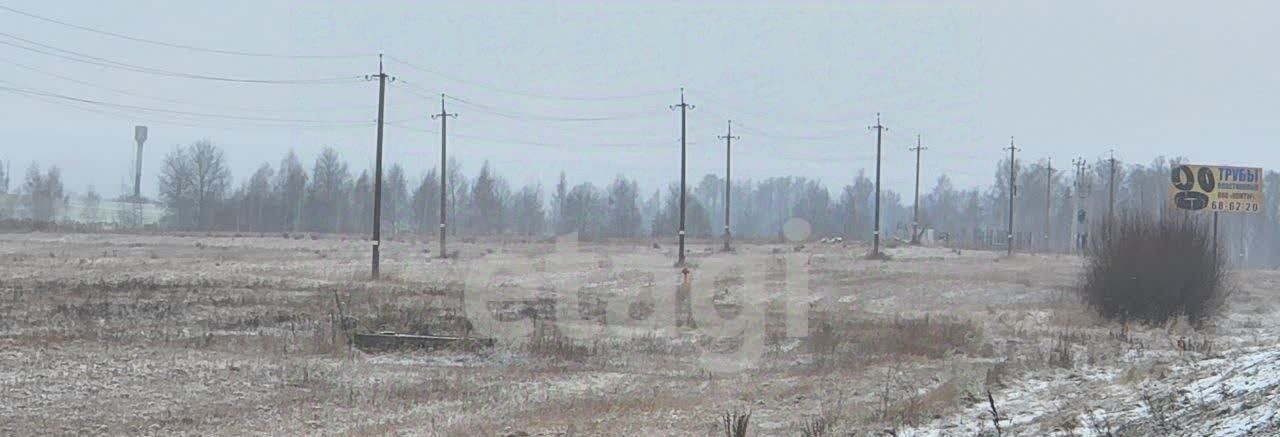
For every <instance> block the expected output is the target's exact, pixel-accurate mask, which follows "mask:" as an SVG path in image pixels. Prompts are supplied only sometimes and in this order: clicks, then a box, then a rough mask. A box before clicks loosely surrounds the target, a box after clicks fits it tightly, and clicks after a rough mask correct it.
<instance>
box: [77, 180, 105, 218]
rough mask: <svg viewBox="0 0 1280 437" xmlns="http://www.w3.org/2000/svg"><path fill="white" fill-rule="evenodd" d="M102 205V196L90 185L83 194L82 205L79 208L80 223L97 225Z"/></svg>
mask: <svg viewBox="0 0 1280 437" xmlns="http://www.w3.org/2000/svg"><path fill="white" fill-rule="evenodd" d="M101 205H102V196H101V195H99V194H98V192H97V191H96V190H94V189H93V185H90V186H89V188H88V189H87V190H85V194H84V203H83V204H82V207H81V208H80V221H82V222H85V223H97V222H99V221H101V219H100V218H99V217H98V212H99V210H100V206H101Z"/></svg>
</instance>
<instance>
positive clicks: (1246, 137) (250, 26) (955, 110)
mask: <svg viewBox="0 0 1280 437" xmlns="http://www.w3.org/2000/svg"><path fill="white" fill-rule="evenodd" d="M1247 3H1248V4H1244V3H1234V4H1233V6H1232V7H1220V5H1212V4H1206V3H1183V4H1169V3H1155V2H1132V3H1123V4H1116V3H1114V2H1087V3H1079V2H1077V3H1072V4H1070V5H1052V4H1044V3H1034V4H1026V3H1015V2H986V3H966V4H960V3H945V4H926V3H911V2H906V3H904V2H857V3H854V2H808V3H795V2H788V3H786V4H781V3H769V2H745V3H744V2H699V3H696V4H676V3H656V4H655V3H651V2H646V3H643V4H621V3H608V4H598V5H589V4H582V3H576V2H566V3H527V2H482V3H475V2H457V3H440V2H433V3H420V2H377V3H359V4H357V3H351V2H306V3H305V5H304V4H302V3H298V2H295V1H232V2H218V3H217V4H216V5H215V4H206V5H199V4H192V3H185V2H179V3H168V2H160V3H157V2H142V1H125V2H110V3H102V2H72V3H48V2H38V1H12V2H7V3H6V6H9V7H12V8H15V9H19V10H22V11H26V12H31V13H34V14H39V15H41V16H46V17H52V18H55V19H59V20H63V21H65V22H68V23H73V24H77V25H82V26H87V27H91V28H95V29H101V30H107V31H112V32H117V33H121V34H125V35H129V36H134V37H140V38H145V39H149V40H156V41H162V42H166V43H172V44H181V45H190V46H198V47H206V48H214V49H220V50H233V51H247V52H265V53H278V54H294V55H357V56H353V57H342V58H320V59H280V58H273V57H246V56H236V55H224V54H217V53H207V52H198V51H191V50H184V49H176V48H173V47H165V46H157V45H152V44H145V43H139V42H136V41H130V40H124V39H120V38H114V37H109V36H104V35H101V34H96V33H92V32H86V31H81V30H77V29H74V28H69V27H66V26H61V25H58V24H54V23H50V22H46V21H41V20H38V19H34V18H32V17H28V16H23V15H20V14H16V13H12V12H8V11H5V12H0V28H3V29H5V30H4V32H5V36H3V37H2V39H3V40H4V41H6V43H15V44H25V43H22V42H21V41H19V40H16V39H14V37H20V38H26V39H28V40H31V41H35V42H39V43H43V44H48V45H50V46H53V47H57V48H60V49H66V50H72V51H75V52H79V53H84V54H90V55H96V56H100V57H103V58H105V59H109V60H113V61H123V62H128V63H130V64H136V65H140V66H145V67H152V68H158V69H164V70H170V71H179V72H184V73H196V74H207V75H218V76H232V77H264V78H282V79H294V78H317V77H332V76H344V77H352V78H354V77H356V76H362V75H366V74H372V73H375V72H376V68H377V65H376V57H375V56H374V54H376V53H379V52H382V53H386V54H387V55H390V56H394V57H395V59H398V60H402V61H407V62H408V63H410V64H412V65H413V66H417V67H422V68H425V69H428V70H430V71H433V72H435V73H432V72H428V71H423V70H422V69H418V68H414V67H411V66H410V64H406V63H404V62H398V61H396V60H388V62H387V69H388V72H389V73H390V74H392V75H394V76H396V77H398V78H399V79H400V80H401V85H392V86H391V88H390V90H389V93H388V105H389V107H388V114H387V118H388V120H402V121H401V122H400V123H397V124H399V125H402V126H408V127H411V128H418V129H436V128H438V125H437V123H435V122H433V121H431V120H429V119H427V115H428V114H431V113H434V112H438V109H439V102H438V99H437V98H436V97H435V95H436V94H437V93H439V92H445V93H448V94H449V95H451V96H455V97H457V98H459V99H465V100H466V101H468V102H473V103H475V104H477V105H482V106H468V105H466V104H463V103H460V102H450V105H451V108H450V110H451V111H452V112H458V113H460V114H461V118H459V119H458V120H456V122H454V123H453V124H452V125H451V126H450V132H451V133H455V134H456V135H457V137H455V138H452V139H451V142H452V144H453V145H454V147H453V148H452V150H453V152H454V153H455V154H456V156H457V158H458V160H459V162H461V163H462V164H463V165H464V166H466V169H467V172H468V173H469V174H474V172H475V171H476V170H477V169H478V168H479V166H480V164H481V163H482V162H483V161H485V160H489V161H490V162H492V163H493V165H494V166H495V168H497V169H499V170H501V171H503V172H504V174H506V175H507V176H508V178H509V179H510V180H511V181H512V182H513V183H515V184H517V185H523V184H525V183H529V182H535V181H540V182H542V184H543V185H544V186H549V185H551V184H552V183H554V179H555V177H556V176H557V174H558V173H559V171H560V170H564V171H566V172H567V173H568V175H569V176H570V178H571V179H573V180H586V181H591V182H593V183H595V184H597V185H603V184H605V183H607V182H608V181H610V180H611V179H612V178H613V176H614V175H616V174H617V173H625V174H627V175H629V176H631V177H633V178H636V179H637V181H638V182H639V183H640V185H641V187H642V188H643V189H642V190H641V191H643V192H650V191H652V190H653V189H655V188H662V187H665V185H666V184H667V183H669V182H671V181H674V180H675V179H676V177H677V175H678V173H677V170H676V168H675V167H674V162H675V160H676V159H678V141H677V140H678V138H679V131H678V128H679V126H678V115H677V114H676V113H674V112H672V111H669V110H668V108H667V105H670V104H674V103H677V101H678V98H679V97H678V92H677V88H679V87H681V86H683V87H686V88H687V89H688V91H689V93H688V94H689V95H688V99H689V101H690V103H693V104H695V105H696V106H697V108H696V109H695V110H693V111H691V112H690V113H689V117H690V124H689V138H690V141H691V146H690V161H689V168H690V174H691V175H703V174H708V173H715V174H722V169H721V163H722V159H721V152H722V147H721V146H722V144H721V142H720V141H719V140H717V139H716V136H717V135H722V134H723V133H724V125H725V120H726V119H730V118H732V119H734V120H737V121H738V122H740V129H739V130H738V132H737V133H738V134H739V135H741V136H742V139H741V140H740V141H739V143H738V147H737V151H738V153H739V155H738V159H737V166H738V167H737V169H736V171H735V173H736V174H737V175H739V176H740V177H742V178H753V179H756V180H759V179H761V178H764V177H770V176H785V175H801V174H803V175H806V176H809V177H811V178H816V179H820V180H821V181H822V182H823V183H825V184H827V185H829V186H830V187H831V188H832V189H835V190H838V189H839V187H841V186H843V185H845V184H848V183H850V181H851V179H852V177H853V175H854V174H855V173H856V171H857V169H860V168H861V169H867V170H871V169H872V168H873V165H872V163H871V159H872V157H873V155H874V136H873V135H872V134H870V133H869V132H868V131H867V130H866V127H867V126H869V125H871V124H874V122H873V116H874V114H875V113H876V112H881V113H883V114H884V120H885V125H887V126H889V128H890V131H889V132H890V133H889V136H888V139H887V146H886V147H885V177H884V181H885V184H886V187H887V188H891V189H893V190H895V191H897V192H899V193H907V192H909V191H910V188H911V183H912V180H913V179H912V172H911V170H912V164H913V162H912V160H911V154H910V152H908V151H906V150H905V149H906V148H907V147H909V146H910V145H911V144H912V143H914V139H915V135H916V134H922V135H923V138H924V142H925V145H926V146H927V147H929V148H930V150H929V151H928V152H927V153H926V154H925V161H924V171H925V175H926V176H925V180H933V179H934V177H936V175H938V174H940V173H944V172H945V173H947V174H948V175H950V176H951V177H952V179H953V181H955V184H956V185H957V186H958V187H961V188H964V187H972V186H985V185H989V184H991V183H992V174H993V170H994V167H995V163H996V160H997V159H998V155H999V154H1000V148H1001V147H1004V146H1005V145H1007V143H1008V138H1009V137H1010V136H1016V137H1017V138H1018V143H1019V145H1020V146H1021V147H1023V148H1024V152H1025V156H1026V157H1027V159H1030V160H1038V159H1043V158H1046V157H1052V158H1054V160H1055V161H1056V162H1059V163H1062V164H1065V163H1067V162H1069V161H1070V159H1072V158H1075V157H1082V158H1085V159H1089V160H1091V161H1092V160H1094V159H1096V158H1099V157H1101V156H1103V155H1105V154H1106V153H1107V151H1108V150H1110V149H1116V150H1117V151H1118V156H1119V157H1120V159H1121V160H1123V161H1124V162H1128V163H1148V162H1150V160H1151V159H1152V158H1154V157H1156V156H1161V155H1162V156H1169V157H1173V156H1184V157H1187V158H1188V159H1189V160H1190V161H1193V162H1203V163H1214V164H1236V165H1248V166H1260V167H1264V168H1271V169H1275V168H1280V156H1278V155H1277V154H1275V153H1272V149H1273V147H1272V144H1271V141H1272V140H1271V139H1272V138H1276V137H1280V135H1277V134H1278V132H1277V129H1280V128H1277V127H1276V125H1275V123H1272V122H1271V120H1270V115H1271V114H1273V113H1275V112H1276V107H1275V105H1276V104H1275V102H1277V101H1280V86H1278V85H1277V82H1276V81H1274V80H1272V79H1271V77H1270V72H1272V71H1275V70H1276V69H1277V65H1276V61H1275V59H1274V58H1273V57H1269V56H1263V55H1260V54H1262V53H1267V52H1269V51H1270V47H1269V44H1270V42H1271V41H1275V40H1277V39H1280V30H1277V29H1276V28H1275V26H1273V25H1272V24H1273V23H1271V21H1270V19H1269V17H1271V16H1274V15H1275V14H1274V13H1271V12H1276V6H1275V5H1274V4H1271V3H1268V2H1247ZM64 54H65V53H64ZM0 63H4V64H6V65H7V69H6V72H7V73H6V74H5V77H4V80H5V81H6V82H5V83H3V84H0V85H3V86H6V87H19V88H35V89H40V90H43V91H49V92H55V93H60V94H65V95H68V96H74V97H78V98H87V99H94V100H99V101H104V102H111V103H117V104H127V105H134V106H145V107H151V108H158V109H165V110H180V111H187V112H202V113H216V114H220V115H230V116H236V117H250V118H286V119H307V120H325V121H326V122H324V123H273V122H261V121H256V122H255V121H250V120H244V119H226V118H209V117H193V116H177V115H174V114H171V113H156V112H149V111H138V110H125V109H120V108H108V109H113V110H114V111H115V112H118V113H120V115H117V116H107V115H103V114H101V113H97V112H88V111H85V110H82V109H75V108H72V107H70V106H78V107H82V108H83V107H88V108H90V109H98V110H102V109H104V108H101V107H95V106H93V105H87V104H79V103H73V102H67V101H55V103H48V102H44V101H39V100H33V99H31V98H29V97H28V96H24V95H19V94H14V93H11V92H0V105H3V106H4V107H5V108H7V110H6V111H5V114H6V117H5V122H4V123H3V124H0V136H2V137H3V142H2V143H0V160H2V161H5V162H12V163H13V165H12V167H13V168H14V171H15V173H19V174H21V170H22V169H25V167H26V166H27V164H28V163H30V162H33V161H35V162H39V163H41V164H42V165H43V166H45V167H47V166H49V165H55V164H56V165H59V166H60V167H62V169H63V172H64V175H65V177H66V182H67V186H68V187H69V188H70V189H71V190H73V191H76V192H83V191H84V190H85V188H86V187H87V186H88V185H95V186H96V187H97V188H98V190H99V191H100V192H104V193H106V194H108V195H111V196H114V195H115V194H117V192H118V191H119V190H120V186H121V185H122V184H124V183H125V182H126V181H127V180H128V169H129V167H130V165H131V161H132V154H131V149H132V146H133V144H132V139H131V137H132V135H131V134H132V127H133V125H134V124H149V125H151V126H152V131H151V140H150V141H149V142H148V148H147V152H146V158H145V161H146V162H147V163H148V164H152V165H146V166H144V172H145V177H144V180H146V181H149V182H148V183H146V184H144V193H145V194H146V195H147V196H149V197H154V196H155V195H156V194H157V193H156V191H155V190H156V184H155V183H154V181H155V180H156V179H157V176H158V169H159V166H158V165H154V164H157V163H159V161H160V159H161V158H162V157H163V154H164V153H165V152H167V151H169V150H170V149H171V148H172V147H173V146H175V145H177V144H189V143H191V142H193V141H196V140H200V139H209V140H211V141H213V142H214V143H216V144H218V145H219V146H221V147H223V148H225V149H226V151H227V152H228V157H229V159H230V167H231V169H232V173H233V175H234V178H235V179H236V180H243V179H247V178H248V177H249V176H250V174H251V172H252V171H253V169H254V168H255V167H256V166H257V165H258V164H259V163H261V162H262V161H263V160H271V161H273V162H274V161H277V160H278V159H279V157H281V156H283V155H284V154H285V152H286V151H288V150H290V149H293V150H296V151H297V153H298V154H299V156H300V157H301V159H302V160H303V161H304V162H311V161H312V160H313V159H314V158H315V157H316V156H318V155H319V153H320V151H321V149H322V147H324V146H332V147H334V148H335V149H337V150H338V151H339V152H340V153H341V155H342V156H343V157H344V158H345V159H346V160H349V161H350V162H351V163H353V164H352V166H353V167H354V168H361V169H363V168H368V167H370V166H371V165H372V161H373V139H374V132H373V127H372V124H371V123H368V124H362V125H358V126H353V125H351V124H347V125H334V123H333V122H335V121H343V122H371V121H372V120H373V119H374V118H375V117H376V113H375V110H374V107H375V105H374V103H375V101H376V85H375V84H374V83H372V82H365V81H363V80H352V81H350V82H344V83H341V84H325V85H314V84H307V85H279V84H237V83H220V82H212V81H203V80H193V79H190V78H179V77H167V76H158V75H148V74H139V73H137V72H130V71H120V70H118V69H112V68H103V67H100V66H95V65H89V64H85V63H79V62H73V61H68V60H66V59H63V58H58V57H53V56H49V55H46V54H41V53H36V52H32V51H29V50H23V49H20V48H17V47H15V46H13V45H4V46H0ZM14 63H21V64H23V65H24V66H26V67H31V68H35V69H38V70H32V69H29V68H25V67H18V66H16V65H14ZM41 70H43V71H41ZM50 72H52V73H56V74H59V75H62V76H66V77H67V78H71V79H74V80H78V81H82V82H88V83H90V84H92V85H95V86H87V85H85V84H81V83H76V82H72V81H69V80H67V79H65V78H59V77H53V76H51V75H50V74H49V73H50ZM406 84H407V85H406ZM97 86H106V87H111V88H115V89H117V90H121V91H126V92H128V93H130V94H121V93H118V92H113V91H108V90H104V89H101V88H98V87H97ZM133 94H145V95H149V96H153V97H161V98H164V99H170V100H156V99H150V98H140V97H137V96H135V95H133ZM536 96H540V97H536ZM563 97H588V98H591V99H593V100H565V99H563ZM599 97H606V98H605V99H602V100H594V99H595V98H599ZM612 97H622V98H612ZM495 112H501V113H503V114H506V115H507V116H503V115H499V114H496V113H495ZM600 117H603V118H609V120H596V121H577V122H573V121H555V119H565V118H600ZM173 123H178V124H188V125H191V124H194V125H198V127H190V126H181V125H174V124H173ZM263 125H266V126H263ZM437 137H438V136H437V135H435V134H432V133H427V132H419V131H414V130H408V129H406V128H403V127H398V126H392V127H388V131H387V149H386V155H387V159H388V160H389V161H391V162H400V163H402V164H403V165H404V166H405V170H406V172H407V173H408V174H410V175H420V174H422V173H424V172H426V171H427V170H428V169H429V168H432V167H435V166H437V161H438V149H437V147H438V138H437ZM530 143H539V144H545V145H533V144H530ZM602 143H608V144H625V145H628V147H598V145H599V144H602ZM593 145H595V146H593ZM1064 167H1065V166H1064Z"/></svg>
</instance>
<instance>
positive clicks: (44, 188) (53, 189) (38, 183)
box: [23, 163, 63, 222]
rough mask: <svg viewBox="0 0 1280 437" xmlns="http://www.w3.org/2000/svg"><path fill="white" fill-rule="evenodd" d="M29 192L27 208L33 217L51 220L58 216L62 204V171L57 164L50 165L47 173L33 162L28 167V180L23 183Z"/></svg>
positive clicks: (25, 189) (36, 219)
mask: <svg viewBox="0 0 1280 437" xmlns="http://www.w3.org/2000/svg"><path fill="white" fill-rule="evenodd" d="M23 191H25V192H26V194H27V209H28V210H29V211H30V212H31V219H32V220H35V221H37V222H49V221H53V220H54V219H56V218H57V215H58V207H59V206H60V205H62V202H63V197H62V172H61V171H60V170H58V167H57V166H54V167H50V168H49V171H48V172H47V173H41V172H40V166H39V165H37V164H35V163H32V164H31V167H28V168H27V180H26V183H24V184H23Z"/></svg>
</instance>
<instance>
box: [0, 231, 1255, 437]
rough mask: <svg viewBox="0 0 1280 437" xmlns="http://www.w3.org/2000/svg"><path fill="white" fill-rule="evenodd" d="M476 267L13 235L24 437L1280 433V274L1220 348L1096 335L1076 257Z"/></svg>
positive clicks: (1, 366) (406, 251) (626, 253)
mask: <svg viewBox="0 0 1280 437" xmlns="http://www.w3.org/2000/svg"><path fill="white" fill-rule="evenodd" d="M458 240H459V241H458V244H457V245H456V246H454V248H456V249H458V250H459V253H460V257H459V258H457V259H451V260H439V259H436V258H434V255H435V253H434V250H435V249H436V246H435V245H434V243H430V242H417V241H412V240H399V241H387V242H384V243H383V245H382V253H383V263H382V272H383V278H382V280H380V281H370V280H369V279H368V276H369V245H368V242H367V241H363V240H361V239H357V238H351V237H347V238H343V237H340V236H315V237H312V236H310V235H292V236H290V238H284V237H283V236H282V235H274V234H273V235H257V234H254V235H241V236H236V235H230V234H219V235H209V234H199V235H188V236H176V235H168V236H158V235H95V234H42V233H10V234H0V265H3V270H2V273H0V434H3V435H48V434H94V435H97V434H114V435H181V434H189V435H245V434H278V435H312V434H352V435H370V434H374V435H382V434H396V435H456V436H471V435H545V436H553V435H554V436H567V435H576V436H582V435H695V436H711V435H723V431H721V430H720V428H719V427H720V421H721V420H722V416H723V415H724V413H726V412H730V411H734V410H737V411H750V412H751V413H752V416H751V421H750V423H751V426H750V429H751V432H750V434H748V435H761V436H765V435H770V436H771V435H824V436H828V435H899V436H905V435H920V436H972V435H995V434H996V432H997V431H996V424H997V423H998V425H999V427H1000V433H1001V434H1003V435H1029V436H1040V435H1080V436H1100V435H1107V434H1108V433H1111V434H1112V435H1233V436H1234V435H1276V434H1280V338H1278V337H1277V333H1280V321H1277V312H1276V310H1277V308H1280V272H1275V271H1239V272H1235V273H1234V275H1233V278H1232V280H1233V284H1234V286H1235V290H1236V291H1235V292H1234V293H1233V294H1232V296H1231V298H1230V300H1229V306H1228V308H1227V311H1226V314H1224V315H1222V316H1221V317H1219V318H1218V319H1217V320H1216V321H1214V322H1213V323H1212V324H1211V325H1210V326H1207V327H1205V328H1204V329H1201V330H1198V331H1197V330H1193V329H1191V328H1190V327H1188V326H1186V325H1185V324H1170V325H1168V326H1160V327H1146V326H1128V327H1123V326H1120V325H1117V324H1113V323H1109V322H1104V321H1101V320H1098V319H1096V318H1095V317H1093V316H1092V315H1090V314H1089V312H1088V311H1086V310H1085V309H1084V308H1082V307H1081V305H1080V304H1079V302H1078V301H1077V300H1076V299H1075V297H1074V294H1073V292H1072V290H1073V287H1074V286H1075V282H1076V280H1077V273H1078V270H1079V266H1080V260H1079V259H1078V258H1075V257H1071V256H1065V255H1037V254H1020V255H1018V256H1016V257H1015V258H1013V259H1006V258H1003V257H1001V256H1000V254H997V253H992V252H981V251H961V252H955V251H951V250H948V249H944V248H919V247H914V248H892V249H888V250H887V251H888V252H889V253H890V254H891V255H892V259H890V260H888V261H868V260H864V259H863V258H862V256H863V255H865V253H866V252H867V249H868V248H867V247H866V246H862V245H858V244H855V243H847V244H846V243H821V242H809V243H806V244H805V245H803V246H800V245H796V244H785V245H784V244H765V243H758V244H741V245H739V246H738V247H737V248H736V251H734V252H732V253H722V252H718V251H716V250H715V248H717V247H718V244H717V243H713V242H697V243H695V244H693V245H692V246H691V248H690V254H691V255H690V265H691V267H690V268H689V273H688V276H687V277H686V275H685V274H684V273H683V272H682V271H681V270H680V269H677V268H673V267H672V262H673V260H674V257H673V255H674V250H673V247H672V245H671V244H669V242H667V241H659V242H658V243H660V244H659V245H656V246H655V245H654V244H653V243H654V242H653V241H629V242H606V243H600V242H595V243H575V242H572V241H564V240H562V241H559V242H551V241H514V240H512V241H496V240H495V241H480V242H476V241H461V240H462V239H461V238H459V239H458ZM685 284H692V285H685ZM683 296H689V298H688V299H684V298H683ZM356 331H359V332H369V331H396V332H402V333H430V334H451V335H473V336H492V337H495V338H497V345H496V346H495V347H493V348H490V349H469V348H459V349H446V350H437V351H430V352H423V351H417V352H408V351H405V352H393V353H382V354H367V353H364V352H361V351H359V350H356V349H353V348H351V347H350V345H349V342H348V341H347V338H348V337H347V336H348V335H349V334H351V333H352V332H356ZM1179 344H1181V345H1182V346H1179ZM988 393H990V396H991V399H992V400H994V404H995V409H996V411H997V412H998V415H999V420H996V421H993V420H992V411H991V405H990V402H989V401H988ZM806 433H808V434H806Z"/></svg>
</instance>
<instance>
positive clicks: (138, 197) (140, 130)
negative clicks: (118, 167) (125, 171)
mask: <svg viewBox="0 0 1280 437" xmlns="http://www.w3.org/2000/svg"><path fill="white" fill-rule="evenodd" d="M133 139H134V141H137V142H138V155H137V158H134V160H133V200H134V201H135V202H141V201H142V143H145V142H147V127H146V126H134V127H133Z"/></svg>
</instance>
